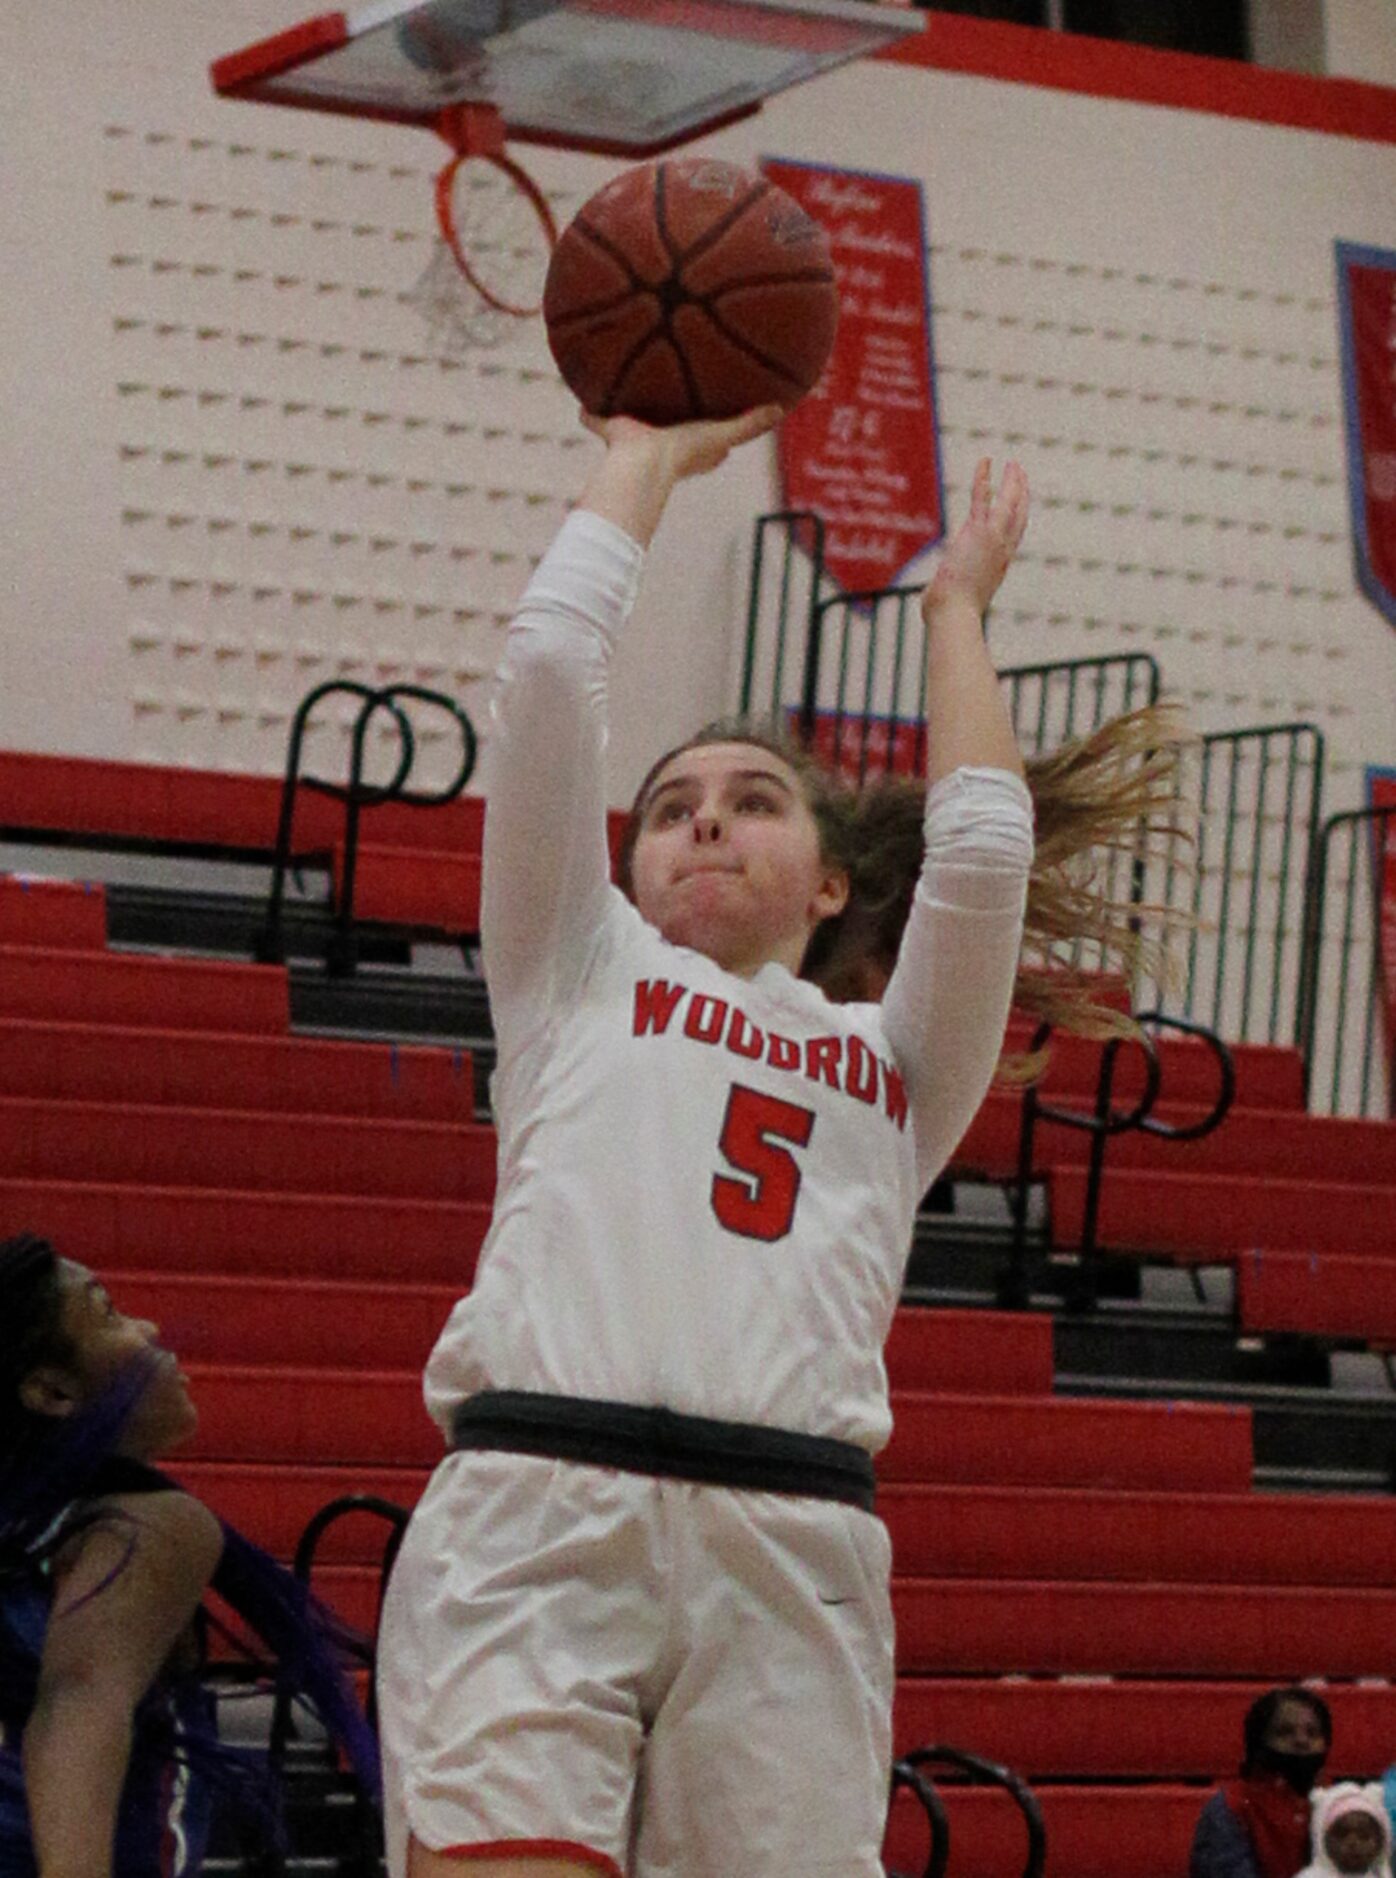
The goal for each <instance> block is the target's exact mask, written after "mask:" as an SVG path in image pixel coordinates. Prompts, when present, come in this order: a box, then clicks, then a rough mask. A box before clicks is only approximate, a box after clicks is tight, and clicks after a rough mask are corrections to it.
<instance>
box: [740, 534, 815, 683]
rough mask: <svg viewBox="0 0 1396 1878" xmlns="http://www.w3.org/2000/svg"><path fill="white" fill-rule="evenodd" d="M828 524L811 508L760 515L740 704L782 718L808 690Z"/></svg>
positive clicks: (753, 556)
mask: <svg viewBox="0 0 1396 1878" xmlns="http://www.w3.org/2000/svg"><path fill="white" fill-rule="evenodd" d="M824 587H825V579H824V523H823V522H822V521H821V519H820V518H819V516H817V515H815V514H813V513H812V512H811V511H810V510H808V509H780V510H777V511H776V512H775V513H774V514H771V515H762V516H758V518H757V521H756V535H755V541H754V544H753V548H752V561H751V584H750V587H749V589H748V593H747V621H746V649H745V654H744V657H743V662H742V683H741V696H740V701H739V706H738V708H739V709H740V710H741V711H742V713H743V714H744V715H745V714H748V713H750V714H751V715H753V716H765V715H767V714H769V715H770V716H772V717H783V716H784V715H785V714H786V712H787V710H788V708H789V705H790V702H791V697H792V694H793V695H794V696H795V697H801V696H803V695H804V688H805V681H806V669H807V661H808V659H809V654H810V644H811V632H810V625H811V620H812V618H813V614H814V609H815V607H816V606H817V605H818V603H819V600H820V598H821V596H822V594H823V592H824Z"/></svg>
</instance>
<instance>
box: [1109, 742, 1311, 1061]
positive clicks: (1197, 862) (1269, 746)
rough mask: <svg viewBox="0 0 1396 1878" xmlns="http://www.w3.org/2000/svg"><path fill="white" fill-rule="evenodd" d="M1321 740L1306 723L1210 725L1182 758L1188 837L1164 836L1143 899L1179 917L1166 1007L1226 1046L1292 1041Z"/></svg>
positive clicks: (1163, 997)
mask: <svg viewBox="0 0 1396 1878" xmlns="http://www.w3.org/2000/svg"><path fill="white" fill-rule="evenodd" d="M1323 777H1324V741H1323V733H1322V731H1320V730H1319V729H1318V727H1317V726H1316V725H1314V724H1308V723H1292V724H1259V725H1251V726H1248V727H1247V728H1244V729H1238V730H1222V731H1213V732H1211V733H1210V734H1209V735H1208V736H1205V737H1203V738H1201V739H1200V740H1199V742H1198V743H1197V745H1196V746H1195V747H1194V749H1193V750H1192V751H1190V752H1188V753H1186V754H1185V755H1184V757H1183V769H1182V776H1181V794H1182V795H1183V798H1184V800H1185V802H1186V803H1187V804H1188V805H1189V810H1188V811H1185V814H1184V817H1183V819H1184V820H1185V821H1191V820H1192V812H1194V811H1195V823H1194V826H1195V829H1196V839H1195V841H1194V842H1192V843H1183V842H1181V841H1179V842H1176V843H1171V844H1170V845H1169V847H1168V850H1167V852H1166V853H1165V854H1164V855H1163V856H1161V857H1159V858H1158V859H1156V860H1155V862H1154V863H1153V864H1152V865H1151V868H1150V870H1149V873H1148V876H1147V880H1146V886H1145V892H1144V896H1143V897H1144V899H1145V900H1146V901H1148V902H1150V903H1153V904H1162V905H1163V906H1164V907H1165V908H1168V909H1171V910H1177V911H1181V912H1183V913H1185V914H1186V916H1187V921H1186V924H1185V925H1184V926H1183V927H1182V928H1181V930H1176V931H1175V932H1174V934H1173V938H1172V946H1171V958H1172V964H1173V968H1174V978H1173V981H1172V982H1171V983H1168V984H1164V985H1160V986H1159V987H1158V988H1157V996H1158V999H1159V1001H1160V1003H1161V1004H1162V1006H1163V1008H1165V1009H1166V1010H1169V1011H1172V1012H1176V1013H1177V1014H1178V1015H1180V1016H1184V1017H1188V1018H1190V1019H1192V1020H1193V1021H1194V1022H1195V1023H1200V1024H1205V1025H1206V1026H1207V1027H1208V1028H1209V1029H1211V1030H1214V1031H1217V1032H1218V1033H1219V1034H1220V1035H1222V1036H1224V1037H1227V1038H1229V1039H1230V1040H1231V1041H1232V1042H1233V1043H1273V1044H1292V1043H1294V1042H1295V1041H1296V1040H1297V1037H1298V1034H1299V974H1300V956H1301V952H1302V949H1303V933H1304V895H1305V882H1306V879H1307V874H1308V867H1309V859H1310V855H1311V852H1312V850H1313V846H1314V841H1315V837H1316V836H1317V833H1318V825H1319V816H1320V813H1321V809H1322V802H1323Z"/></svg>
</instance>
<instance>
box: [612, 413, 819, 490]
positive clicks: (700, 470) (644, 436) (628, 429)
mask: <svg viewBox="0 0 1396 1878" xmlns="http://www.w3.org/2000/svg"><path fill="white" fill-rule="evenodd" d="M581 415H582V422H583V424H584V425H585V426H586V428H587V429H588V430H589V431H591V433H592V434H593V436H596V437H599V438H600V439H601V440H602V442H603V443H604V444H605V445H606V448H607V450H608V451H609V452H611V453H613V454H615V453H624V454H635V455H639V456H642V457H645V458H647V459H649V460H650V461H652V462H653V464H654V469H655V473H656V474H657V475H659V476H661V477H663V478H665V479H666V480H667V481H668V482H670V483H677V482H682V481H683V480H684V478H685V477H687V476H702V475H705V474H706V473H707V472H708V471H709V470H715V469H716V468H717V467H718V465H719V464H720V463H725V462H726V460H727V458H728V456H729V455H730V454H731V452H732V451H733V450H735V449H736V448H737V446H738V445H739V444H743V443H750V442H751V441H752V439H753V438H754V437H763V436H764V435H765V434H766V432H767V431H768V430H774V429H775V427H776V425H777V424H778V423H779V422H780V420H781V419H782V418H783V417H784V416H785V412H784V410H783V408H782V407H781V406H780V405H778V404H763V405H759V406H758V407H757V408H756V409H755V410H753V411H743V412H742V413H741V415H740V416H739V417H727V418H700V419H697V420H695V421H694V422H692V423H689V424H666V425H664V426H662V427H661V426H659V425H655V424H642V423H641V422H640V420H639V419H638V418H635V417H593V416H592V414H591V413H590V412H589V411H583V412H582V414H581Z"/></svg>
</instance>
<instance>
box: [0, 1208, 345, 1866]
mask: <svg viewBox="0 0 1396 1878" xmlns="http://www.w3.org/2000/svg"><path fill="white" fill-rule="evenodd" d="M194 1423H195V1413H194V1407H193V1404H192V1402H191V1401H190V1398H189V1394H188V1390H187V1388H186V1386H185V1382H184V1378H183V1376H182V1375H181V1373H180V1370H179V1367H178V1365H177V1363H176V1362H175V1359H174V1358H173V1356H171V1355H170V1353H169V1352H168V1351H165V1350H162V1349H161V1348H160V1347H159V1345H158V1343H157V1341H156V1331H155V1326H154V1325H153V1324H148V1323H144V1322H142V1321H139V1320H137V1319H134V1318H130V1317H127V1316H125V1315H124V1314H123V1313H122V1312H121V1311H120V1310H118V1309H117V1308H116V1306H115V1305H114V1304H113V1302H112V1300H111V1298H110V1297H109V1296H108V1294H107V1291H106V1289H105V1287H104V1286H103V1285H101V1284H100V1283H99V1282H98V1281H97V1279H96V1278H95V1277H94V1276H93V1275H92V1273H91V1272H89V1271H88V1270H87V1269H86V1268H85V1267H83V1266H81V1265H77V1264H74V1263H73V1262H72V1261H71V1260H69V1259H62V1258H59V1257H58V1256H57V1254H56V1253H55V1252H54V1250H53V1247H52V1246H51V1245H49V1244H48V1242H47V1241H46V1240H43V1239H38V1238H35V1237H33V1236H32V1235H29V1234H24V1235H21V1236H20V1237H18V1238H15V1239H7V1240H5V1241H4V1242H3V1243H0V1878H152V1875H153V1874H156V1873H159V1874H161V1878H193V1875H194V1874H196V1873H197V1872H198V1871H199V1869H200V1867H201V1865H202V1862H203V1857H204V1851H205V1842H206V1839H207V1835H208V1828H209V1823H210V1819H211V1817H212V1811H213V1807H214V1803H215V1802H216V1801H217V1800H219V1799H220V1798H222V1799H225V1800H227V1801H229V1802H230V1804H231V1811H232V1813H233V1816H234V1817H235V1818H240V1819H242V1820H243V1822H244V1823H245V1824H246V1826H247V1828H248V1829H249V1831H250V1832H251V1833H252V1834H254V1835H255V1838H256V1841H257V1843H258V1844H259V1846H260V1847H263V1848H267V1849H270V1845H271V1842H272V1840H273V1839H274V1838H275V1836H276V1835H277V1834H278V1833H279V1831H280V1824H279V1819H278V1816H277V1799H278V1796H277V1795H276V1793H275V1792H274V1790H273V1788H272V1786H271V1783H270V1781H269V1779H268V1777H267V1770H266V1768H265V1766H264V1765H262V1764H260V1763H259V1761H258V1760H257V1759H256V1758H255V1757H253V1756H251V1755H249V1754H248V1753H247V1752H245V1751H241V1750H238V1749H236V1748H230V1747H226V1746H224V1745H223V1744H222V1743H221V1742H220V1740H219V1738H218V1729H217V1718H216V1715H215V1712H214V1706H213V1700H212V1697H211V1695H210V1693H209V1691H208V1688H207V1686H206V1684H205V1680H204V1676H203V1662H202V1652H201V1649H200V1647H199V1640H198V1635H197V1631H196V1627H195V1620H196V1616H197V1614H198V1611H199V1607H200V1603H201V1600H202V1598H203V1596H204V1593H205V1590H206V1589H207V1587H208V1586H209V1585H210V1583H211V1584H212V1586H213V1588H214V1590H215V1591H217V1592H218V1594H219V1595H220V1597H221V1598H222V1600H223V1601H224V1603H225V1604H226V1605H228V1606H229V1607H230V1608H231V1609H232V1610H233V1611H234V1612H235V1613H236V1614H237V1615H238V1616H239V1617H240V1618H241V1619H242V1620H243V1622H244V1623H245V1624H246V1626H247V1627H248V1630H249V1631H250V1632H251V1634H252V1635H253V1636H255V1637H256V1638H257V1639H258V1640H259V1641H260V1643H261V1644H263V1645H264V1646H265V1647H266V1648H267V1649H268V1651H270V1652H271V1654H272V1655H273V1656H274V1657H275V1658H276V1659H277V1661H278V1666H279V1671H280V1674H281V1676H282V1678H283V1679H284V1681H285V1683H286V1685H287V1686H288V1687H289V1688H290V1689H291V1690H292V1691H293V1692H295V1693H296V1694H297V1695H298V1696H300V1697H302V1698H304V1699H306V1700H308V1701H310V1702H311V1703H312V1704H313V1705H314V1706H315V1708H316V1709H317V1711H318V1713H319V1714H320V1716H321V1718H322V1719H323V1720H324V1722H325V1724H326V1726H327V1727H328V1728H329V1729H330V1731H331V1732H332V1734H333V1735H334V1736H335V1738H336V1740H337V1741H339V1742H340V1744H341V1745H342V1746H343V1747H344V1748H345V1749H346V1751H347V1752H348V1754H349V1756H350V1758H351V1760H352V1762H353V1764H354V1765H355V1767H356V1768H357V1769H358V1771H359V1774H360V1777H361V1778H362V1779H363V1781H364V1782H365V1783H366V1784H367V1785H368V1786H369V1787H371V1788H372V1789H374V1790H376V1787H377V1778H378V1766H377V1752H376V1748H375V1744H374V1741H373V1738H372V1734H371V1732H370V1730H369V1728H368V1726H367V1723H366V1722H365V1720H364V1717H363V1715H362V1713H361V1712H360V1710H359V1708H358V1705H357V1703H356V1701H355V1698H354V1695H353V1692H352V1690H351V1689H350V1688H349V1686H348V1684H347V1682H346V1680H345V1678H344V1676H343V1673H342V1667H341V1661H340V1656H339V1649H338V1646H339V1645H340V1644H342V1643H344V1642H346V1641H348V1640H347V1639H346V1638H345V1636H344V1635H343V1633H342V1632H340V1630H339V1629H338V1627H337V1626H335V1625H333V1624H332V1623H327V1622H326V1619H325V1615H324V1613H322V1612H321V1611H320V1610H319V1609H318V1607H317V1606H315V1605H314V1604H313V1602H312V1601H311V1600H310V1599H309V1598H308V1597H307V1594H306V1592H305V1590H304V1588H303V1587H302V1586H300V1585H298V1584H297V1583H296V1582H295V1581H294V1580H293V1579H292V1577H291V1575H290V1574H289V1573H288V1572H286V1571H285V1570H283V1569H282V1567H281V1566H279V1565H277V1564H276V1563H275V1562H274V1561H273V1560H272V1559H270V1558H268V1557H267V1556H266V1555H265V1553H263V1552H261V1551H260V1550H259V1549H258V1548H257V1547H256V1546H254V1545H252V1544H251V1543H250V1542H249V1541H248V1540H246V1539H244V1538H243V1537H242V1536H241V1534H240V1533H238V1532H236V1531H234V1530H233V1528H231V1527H228V1526H225V1525H223V1524H221V1523H220V1521H219V1520H217V1519H216V1518H215V1517H214V1515H213V1514H212V1513H211V1512H209V1511H208V1509H207V1508H206V1507H204V1506H202V1505H201V1504H200V1503H199V1502H198V1501H197V1500H195V1499H193V1498H192V1497H191V1496H190V1495H189V1494H187V1493H184V1492H181V1491H180V1490H179V1489H178V1488H177V1487H176V1485H175V1483H174V1481H172V1480H171V1479H169V1477H168V1476H167V1475H165V1474H163V1473H161V1472H159V1471H158V1469H156V1468H155V1467H154V1466H152V1465H151V1463H152V1462H153V1461H154V1460H156V1459H158V1458H159V1457H160V1456H162V1455H164V1454H166V1453H168V1452H169V1451H170V1450H171V1449H172V1448H174V1447H175V1446H176V1445H177V1444H178V1443H179V1442H180V1441H182V1440H183V1439H184V1438H185V1437H186V1436H187V1435H188V1434H189V1433H190V1431H191V1430H192V1428H193V1426H194Z"/></svg>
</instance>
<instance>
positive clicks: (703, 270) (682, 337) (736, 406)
mask: <svg viewBox="0 0 1396 1878" xmlns="http://www.w3.org/2000/svg"><path fill="white" fill-rule="evenodd" d="M543 317H544V320H545V322H546V324H547V330H548V343H549V345H550V346H551V347H552V353H553V357H554V358H555V359H556V360H557V364H558V369H559V370H560V371H561V373H562V376H563V377H564V379H566V381H567V383H568V385H569V386H570V387H571V389H572V390H573V391H574V392H575V393H576V395H577V397H578V398H579V399H580V401H581V404H582V407H583V409H584V410H587V411H590V412H592V413H593V414H594V415H596V416H598V417H615V416H626V417H637V418H641V419H643V420H644V421H645V422H646V423H648V424H679V423H683V422H685V421H686V420H687V419H690V418H716V417H735V416H736V415H737V414H738V412H741V411H748V410H750V409H751V408H752V407H753V406H755V405H760V404H783V405H784V406H786V408H787V409H789V408H790V407H791V406H792V405H795V404H797V403H798V402H799V400H800V399H801V398H802V397H804V395H805V393H806V392H807V391H808V390H809V389H810V387H811V386H812V385H813V384H814V382H815V380H816V379H817V378H818V377H819V374H820V372H821V371H822V370H823V369H824V365H825V362H826V361H827V359H828V357H829V353H830V350H831V349H832V347H833V343H834V330H835V327H836V326H837V324H838V291H837V288H836V287H835V284H834V264H833V259H832V256H831V254H830V250H829V238H828V236H827V235H826V234H825V232H824V230H823V229H822V228H821V227H820V225H819V224H818V222H816V221H814V220H813V218H812V217H811V216H809V215H807V214H806V213H805V211H804V210H803V209H802V208H801V207H800V205H799V203H797V202H796V201H795V200H794V199H793V198H792V197H791V196H789V195H787V194H786V193H785V191H784V190H783V189H778V188H777V187H776V186H775V184H774V183H771V182H768V181H767V180H766V178H765V177H764V176H762V175H760V174H759V173H758V172H757V171H755V170H747V169H742V168H740V167H739V166H738V165H737V164H735V163H723V162H719V161H717V160H715V159H713V158H710V157H678V158H674V159H671V160H670V161H668V162H662V163H645V164H642V165H640V166H639V167H638V168H635V169H631V170H627V171H626V172H625V174H624V175H622V176H618V177H617V178H616V179H615V181H614V182H610V183H608V184H607V185H606V187H605V188H604V189H601V190H598V191H597V193H596V194H595V195H594V196H593V197H592V198H591V200H590V201H589V202H587V203H586V204H585V205H584V206H583V207H582V209H581V210H580V211H579V212H578V214H577V216H576V219H575V220H574V221H573V222H572V223H571V225H570V226H569V227H568V228H567V229H565V230H564V232H563V235H562V238H561V240H560V241H559V242H558V244H557V247H556V248H555V249H554V251H553V257H552V263H551V265H550V267H549V269H548V279H547V285H546V287H545V289H544V293H543Z"/></svg>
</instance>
